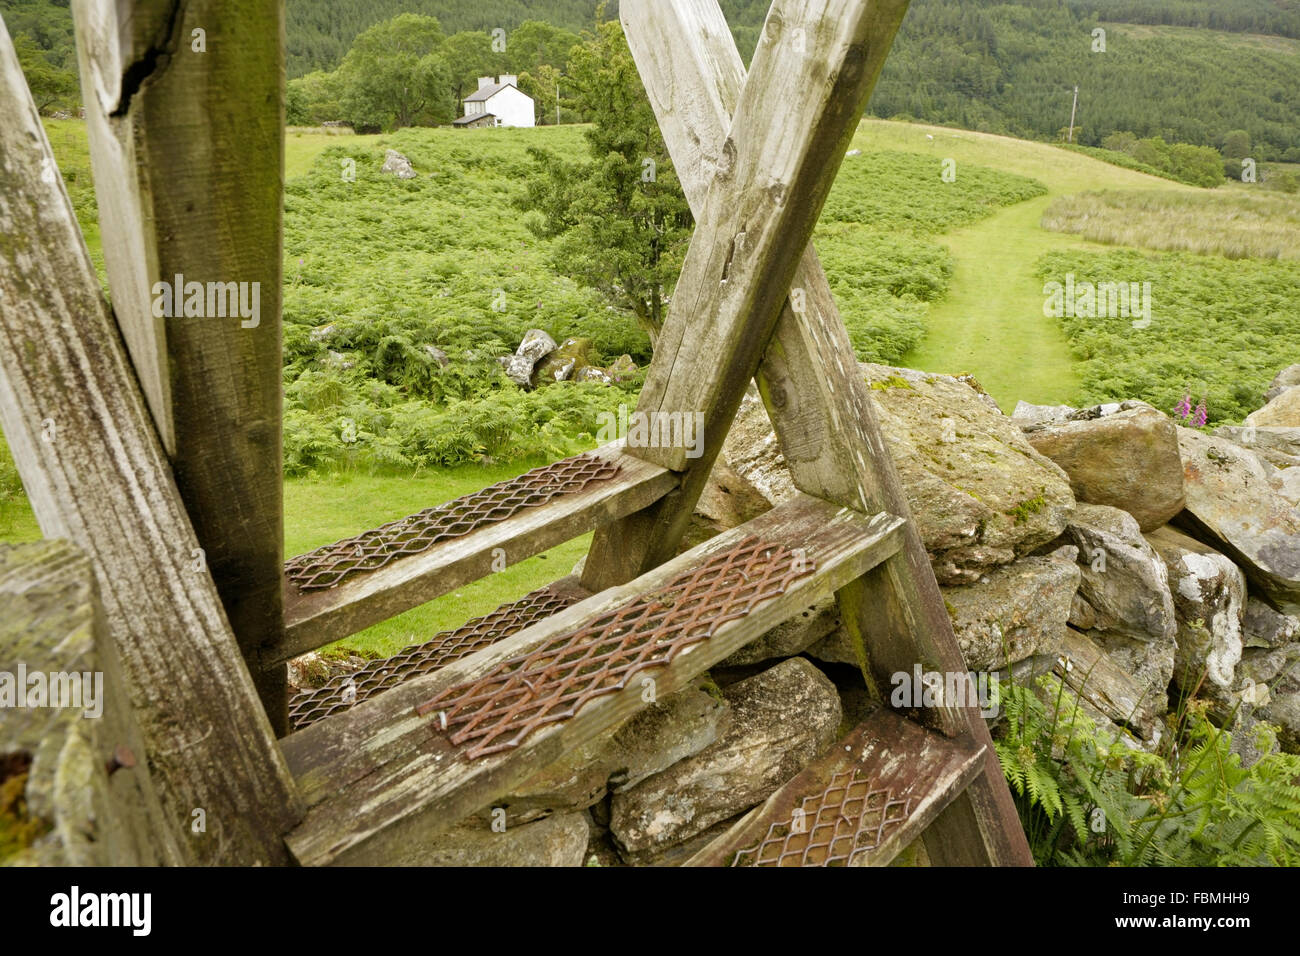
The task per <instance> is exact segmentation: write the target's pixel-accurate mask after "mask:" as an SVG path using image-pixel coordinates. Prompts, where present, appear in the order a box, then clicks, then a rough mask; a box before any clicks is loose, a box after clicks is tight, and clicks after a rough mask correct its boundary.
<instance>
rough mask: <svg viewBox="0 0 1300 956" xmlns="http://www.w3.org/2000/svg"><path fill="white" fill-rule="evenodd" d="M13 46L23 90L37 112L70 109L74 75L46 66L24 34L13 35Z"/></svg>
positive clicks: (75, 89)
mask: <svg viewBox="0 0 1300 956" xmlns="http://www.w3.org/2000/svg"><path fill="white" fill-rule="evenodd" d="M13 44H14V50H15V52H16V53H17V54H18V65H19V66H20V67H22V71H23V75H24V76H25V77H26V78H27V87H28V89H30V90H31V91H32V99H33V100H34V101H35V102H36V108H37V109H38V110H39V111H41V112H42V113H44V112H45V111H46V110H47V109H50V108H51V107H53V106H57V105H62V104H68V105H71V103H72V102H73V101H75V99H76V96H77V90H78V87H77V77H76V74H74V73H71V72H70V71H68V70H63V69H60V68H59V67H57V66H54V65H53V64H52V63H50V61H49V60H48V59H47V58H46V54H45V52H44V51H43V50H42V49H41V48H40V46H38V45H37V43H36V41H35V40H33V39H32V38H31V37H30V36H28V35H27V34H26V33H19V34H18V35H16V36H15V37H14V38H13Z"/></svg>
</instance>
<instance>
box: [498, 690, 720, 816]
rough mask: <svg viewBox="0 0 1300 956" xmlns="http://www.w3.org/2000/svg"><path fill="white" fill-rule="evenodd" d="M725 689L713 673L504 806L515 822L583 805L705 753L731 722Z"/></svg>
mask: <svg viewBox="0 0 1300 956" xmlns="http://www.w3.org/2000/svg"><path fill="white" fill-rule="evenodd" d="M728 711H729V707H728V705H727V702H726V700H725V699H723V697H722V693H721V691H719V690H718V689H717V687H716V686H715V685H713V684H712V682H711V681H710V680H709V679H708V678H707V677H702V678H698V679H697V680H695V681H694V682H693V683H691V684H690V685H689V686H688V687H686V688H684V689H682V690H680V691H678V692H677V693H675V694H669V695H668V696H666V697H664V698H663V699H662V700H660V701H658V702H656V703H654V704H651V705H650V706H649V707H647V708H645V709H644V710H642V711H640V712H639V713H637V714H635V715H633V716H632V717H630V718H629V719H628V720H626V721H625V722H624V723H623V724H622V725H620V726H619V728H618V729H617V730H615V731H614V732H613V733H612V734H605V735H602V736H600V737H599V738H597V739H596V740H594V741H592V742H590V743H588V744H586V745H585V746H582V747H579V748H578V749H577V750H575V751H573V752H571V753H570V754H568V755H567V756H566V757H564V758H563V759H562V760H560V761H559V762H557V763H555V764H552V765H551V766H549V767H546V768H545V769H543V770H542V771H541V772H540V773H538V774H537V775H536V776H534V777H532V778H531V779H530V780H528V781H527V782H526V783H524V784H523V785H522V786H520V787H519V788H518V789H516V790H515V792H514V793H513V794H512V795H510V796H509V797H506V798H504V799H502V800H498V801H497V805H498V806H502V807H504V808H505V809H506V812H507V818H508V819H510V820H511V821H512V822H513V821H514V820H519V821H522V822H526V821H528V820H531V819H535V818H536V817H538V816H541V815H543V814H546V813H550V812H553V811H557V810H558V811H566V810H583V809H586V808H587V807H590V806H592V805H593V804H594V803H596V802H597V801H599V800H601V799H602V798H603V797H604V796H605V795H606V793H608V792H610V791H613V792H616V793H617V792H621V791H623V790H626V789H628V788H629V787H633V786H635V785H636V784H638V783H640V782H641V781H642V780H644V779H646V778H647V777H649V776H651V775H653V774H656V773H659V772H660V771H662V770H666V769H668V768H669V767H671V766H672V765H673V764H675V763H677V762H678V761H679V760H682V759H684V758H686V757H689V756H691V755H693V754H696V753H699V752H700V751H701V750H703V749H704V748H705V747H707V746H709V745H710V744H712V743H713V742H714V741H715V740H717V739H718V735H719V734H720V733H722V732H723V731H724V730H725V728H726V727H727V726H728V724H729V722H730V716H729V713H728Z"/></svg>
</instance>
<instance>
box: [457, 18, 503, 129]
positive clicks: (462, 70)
mask: <svg viewBox="0 0 1300 956" xmlns="http://www.w3.org/2000/svg"><path fill="white" fill-rule="evenodd" d="M443 55H444V56H445V57H446V59H447V64H448V65H449V66H450V67H451V96H452V100H453V101H454V102H455V105H456V109H457V115H459V110H460V104H461V103H462V102H464V100H465V97H467V96H469V95H470V94H471V93H473V92H474V91H475V90H476V89H478V78H479V77H480V76H494V77H495V76H500V75H501V74H502V73H509V72H510V67H509V65H508V62H507V59H506V55H505V54H504V53H498V52H496V51H495V50H493V49H492V37H490V36H489V35H488V34H486V33H483V32H482V31H475V30H463V31H461V32H460V33H453V34H452V35H451V36H449V37H448V38H447V42H446V45H445V46H444V47H443Z"/></svg>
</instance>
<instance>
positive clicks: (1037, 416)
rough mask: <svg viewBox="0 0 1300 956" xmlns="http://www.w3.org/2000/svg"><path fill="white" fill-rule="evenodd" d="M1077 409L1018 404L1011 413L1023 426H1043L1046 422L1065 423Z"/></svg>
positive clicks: (1060, 406) (1067, 406)
mask: <svg viewBox="0 0 1300 956" xmlns="http://www.w3.org/2000/svg"><path fill="white" fill-rule="evenodd" d="M1076 411H1078V409H1077V408H1072V407H1071V406H1069V405H1033V404H1031V403H1029V402H1024V401H1021V402H1017V403H1016V408H1015V411H1013V412H1012V413H1011V417H1012V418H1014V419H1015V420H1016V421H1017V422H1018V423H1020V424H1021V425H1041V424H1043V423H1046V422H1063V421H1065V420H1066V419H1068V418H1069V417H1070V416H1071V415H1073V414H1074V413H1075V412H1076Z"/></svg>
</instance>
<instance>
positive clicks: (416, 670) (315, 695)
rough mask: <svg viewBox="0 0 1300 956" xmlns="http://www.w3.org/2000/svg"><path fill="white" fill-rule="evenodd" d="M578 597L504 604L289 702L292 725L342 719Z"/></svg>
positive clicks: (548, 595)
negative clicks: (381, 694) (384, 693)
mask: <svg viewBox="0 0 1300 956" xmlns="http://www.w3.org/2000/svg"><path fill="white" fill-rule="evenodd" d="M577 600H578V597H577V596H576V595H573V594H560V593H557V592H555V591H552V590H550V589H549V588H542V589H541V590H538V591H534V592H533V593H532V594H528V595H525V596H524V597H522V598H520V599H519V600H518V601H515V602H513V603H511V604H503V605H501V607H499V608H497V609H496V610H495V611H493V612H492V613H491V614H486V615H484V616H483V617H476V618H474V619H473V620H472V621H468V622H466V624H465V625H464V626H463V627H459V628H457V629H456V630H454V631H444V632H443V633H441V634H438V635H436V636H435V637H434V638H433V639H431V640H429V641H426V642H425V643H423V644H417V645H415V646H414V647H408V648H406V649H405V650H404V651H402V652H401V653H400V654H395V655H393V656H392V657H387V658H384V659H383V660H375V661H371V662H369V663H368V664H366V665H365V666H364V667H362V668H361V669H360V670H358V671H356V672H355V673H352V674H343V675H340V676H338V677H335V678H333V679H331V680H330V681H329V682H328V683H326V684H324V685H322V686H321V687H318V688H314V689H311V690H304V691H302V692H301V693H298V694H296V695H295V696H294V697H293V699H292V700H291V701H290V702H289V725H290V727H292V728H293V729H294V730H302V729H303V728H304V727H306V726H308V725H309V724H314V723H315V722H316V721H318V720H322V719H324V718H325V717H328V716H330V715H331V714H337V713H339V712H340V711H344V710H347V709H349V708H350V707H353V706H354V705H356V704H358V703H360V702H361V701H363V700H365V699H366V698H367V697H372V696H374V695H375V694H377V693H379V692H380V691H381V690H387V689H388V688H390V687H395V686H396V685H398V684H400V683H402V682H403V681H406V680H410V679H411V678H413V677H419V676H421V675H423V674H430V673H432V672H433V671H436V670H437V669H438V668H440V667H445V666H446V665H448V664H450V663H451V662H452V661H456V660H460V658H462V657H467V656H469V655H470V654H473V653H474V652H475V651H478V650H481V649H482V648H484V647H487V646H488V645H490V644H495V643H496V642H497V641H502V640H505V639H506V638H507V637H509V636H510V635H511V634H514V633H516V632H518V631H522V630H523V629H524V628H526V627H529V626H531V625H533V624H536V623H537V622H538V621H542V620H545V619H546V618H548V617H550V616H551V615H552V614H555V613H556V612H558V611H562V610H564V609H565V608H566V607H569V606H570V605H571V604H574V603H576V602H577Z"/></svg>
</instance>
